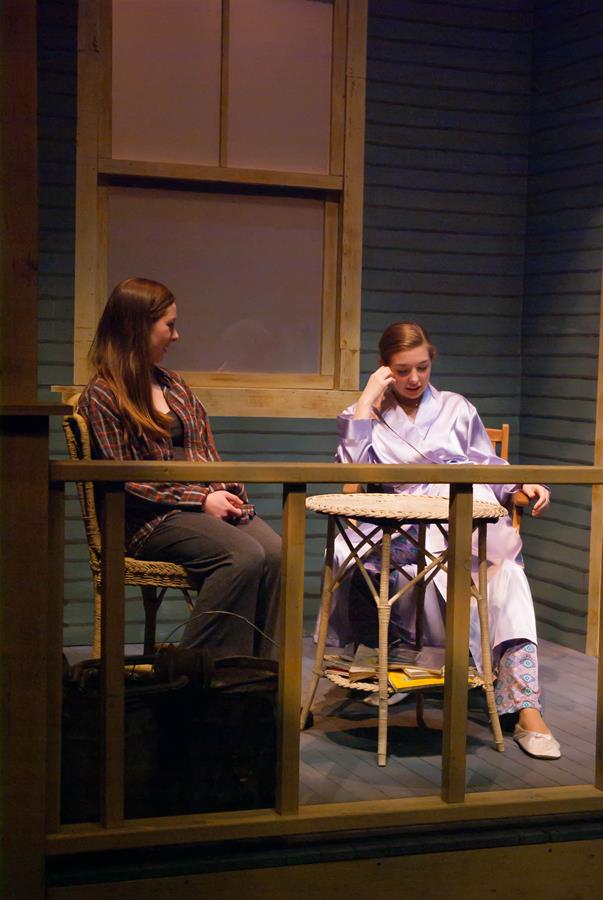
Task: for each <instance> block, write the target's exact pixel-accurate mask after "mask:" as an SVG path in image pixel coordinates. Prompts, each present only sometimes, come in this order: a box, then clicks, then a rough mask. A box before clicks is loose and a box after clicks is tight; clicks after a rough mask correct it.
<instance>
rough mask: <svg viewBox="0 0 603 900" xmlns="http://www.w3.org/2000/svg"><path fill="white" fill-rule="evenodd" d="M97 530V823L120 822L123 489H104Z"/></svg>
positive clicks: (111, 824)
mask: <svg viewBox="0 0 603 900" xmlns="http://www.w3.org/2000/svg"><path fill="white" fill-rule="evenodd" d="M103 508H104V515H103V519H102V527H101V531H102V534H101V544H102V548H103V555H102V562H101V565H102V569H101V604H102V606H101V684H102V712H101V715H102V733H103V751H104V752H103V756H102V759H103V760H104V763H103V764H102V765H101V769H102V771H101V792H100V793H101V822H102V824H103V825H104V826H105V827H106V828H113V827H116V826H119V825H122V824H123V820H124V600H125V586H124V572H125V563H124V514H125V495H124V486H123V484H119V483H118V482H117V483H115V484H107V485H105V491H104V503H103Z"/></svg>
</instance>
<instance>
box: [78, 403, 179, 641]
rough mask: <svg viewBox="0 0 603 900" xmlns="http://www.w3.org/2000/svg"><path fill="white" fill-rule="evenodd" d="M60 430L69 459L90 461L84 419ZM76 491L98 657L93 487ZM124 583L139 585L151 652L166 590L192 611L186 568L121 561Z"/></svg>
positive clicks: (130, 559)
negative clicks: (181, 598)
mask: <svg viewBox="0 0 603 900" xmlns="http://www.w3.org/2000/svg"><path fill="white" fill-rule="evenodd" d="M63 429H64V431H65V436H66V438H67V447H68V449H69V455H70V457H71V459H79V460H85V459H91V458H92V454H91V451H90V435H89V432H88V425H87V423H86V420H85V419H84V418H83V417H82V416H80V415H79V414H78V413H72V414H71V415H69V416H65V418H64V419H63ZM77 492H78V497H79V500H80V506H81V510H82V517H83V519H84V525H85V528H86V538H87V541H88V555H89V561H90V569H91V571H92V582H93V585H94V634H93V642H92V655H93V656H95V657H98V656H100V649H101V648H100V643H101V641H100V620H101V593H100V591H101V555H102V547H101V533H100V528H99V524H98V517H97V509H96V499H95V496H94V484H93V482H91V481H79V482H77ZM125 570H126V571H125V583H126V584H135V585H139V586H140V588H141V591H142V600H143V604H144V611H145V626H144V652H145V654H148V653H153V652H154V650H155V628H156V622H157V610H158V609H159V606H160V605H161V601H162V600H163V597H164V595H165V592H166V591H167V589H168V588H176V589H179V590H181V591H182V593H183V594H184V596H185V598H186V602H187V605H188V608H189V611H191V610H192V608H193V605H194V604H193V600H192V599H191V595H190V594H189V591H194V592H195V593H196V588H195V585H194V584H193V583H192V582H191V581H190V580H189V577H188V575H187V572H186V569H184V568H183V567H182V566H179V565H176V564H175V563H169V562H150V561H148V560H141V559H134V558H133V557H131V556H126V558H125Z"/></svg>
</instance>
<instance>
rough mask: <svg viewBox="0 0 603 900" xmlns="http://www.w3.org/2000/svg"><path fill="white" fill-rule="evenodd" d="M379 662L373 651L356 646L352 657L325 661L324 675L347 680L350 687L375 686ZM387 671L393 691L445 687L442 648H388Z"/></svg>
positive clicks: (377, 654) (339, 657) (372, 648)
mask: <svg viewBox="0 0 603 900" xmlns="http://www.w3.org/2000/svg"><path fill="white" fill-rule="evenodd" d="M378 658H379V652H378V650H377V648H376V647H367V646H365V645H364V644H359V646H358V649H357V650H356V653H355V654H354V656H353V657H346V656H336V657H330V658H328V660H327V674H328V673H329V672H333V674H338V675H342V676H345V677H347V679H348V681H349V685H350V687H353V686H354V683H358V682H360V681H362V682H367V681H368V682H371V681H374V682H377V681H378V677H379V676H378V666H379V661H378ZM387 668H388V673H387V675H388V680H389V684H390V687H391V688H392V690H394V691H408V690H412V689H415V690H416V689H417V688H428V687H439V686H441V685H443V684H444V648H443V647H424V648H423V649H422V650H413V649H412V648H410V647H402V646H397V647H390V649H389V653H388V662H387Z"/></svg>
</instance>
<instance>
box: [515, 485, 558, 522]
mask: <svg viewBox="0 0 603 900" xmlns="http://www.w3.org/2000/svg"><path fill="white" fill-rule="evenodd" d="M521 489H522V491H523V492H524V494H525V495H526V497H529V499H530V500H534V499H536V502H535V504H534V506H533V507H532V515H533V516H539V515H540V514H541V513H543V512H544V511H545V509H546V508H547V507H548V506H549V505H550V502H551V492H550V491H549V489H548V488H545V486H544V485H543V484H523V485H522V486H521Z"/></svg>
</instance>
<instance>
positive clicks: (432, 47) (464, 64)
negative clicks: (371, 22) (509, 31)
mask: <svg viewBox="0 0 603 900" xmlns="http://www.w3.org/2000/svg"><path fill="white" fill-rule="evenodd" d="M414 32H415V29H412V28H411V29H409V30H408V32H407V33H406V34H405V36H404V37H403V38H401V39H400V38H396V37H395V35H393V34H392V35H386V36H384V35H375V34H371V33H369V36H368V52H369V53H370V57H371V62H372V65H374V64H375V63H377V62H378V63H386V62H393V63H397V62H398V60H399V56H400V48H403V49H404V63H405V65H412V64H415V65H419V66H421V67H422V66H425V65H429V66H432V67H433V68H434V69H441V68H442V67H443V66H444V67H445V68H446V69H454V70H461V71H475V70H478V71H479V72H484V73H490V74H492V75H496V76H498V75H509V76H512V77H516V78H519V79H520V84H521V85H522V86H524V85H525V68H526V61H529V50H528V48H525V49H523V48H522V50H519V49H518V48H514V52H511V53H509V52H497V50H496V49H493V48H490V47H489V46H488V45H486V46H485V47H484V45H483V43H482V45H481V46H480V45H479V43H478V42H476V44H475V45H472V44H466V43H462V44H459V45H456V44H455V43H454V40H450V42H449V43H434V42H433V41H432V40H430V41H429V42H425V43H423V42H421V43H419V40H420V39H417V37H416V34H415V33H414Z"/></svg>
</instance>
